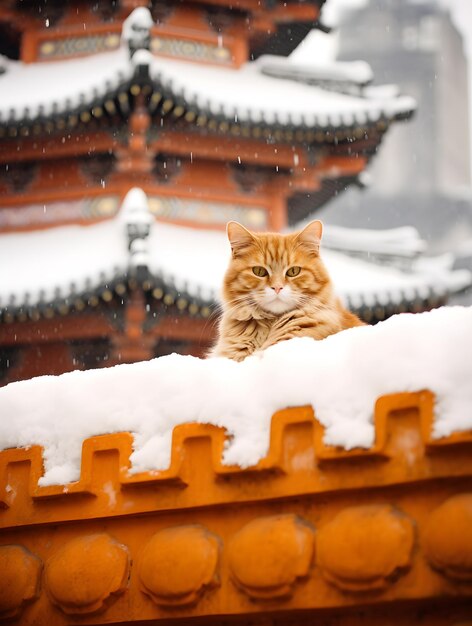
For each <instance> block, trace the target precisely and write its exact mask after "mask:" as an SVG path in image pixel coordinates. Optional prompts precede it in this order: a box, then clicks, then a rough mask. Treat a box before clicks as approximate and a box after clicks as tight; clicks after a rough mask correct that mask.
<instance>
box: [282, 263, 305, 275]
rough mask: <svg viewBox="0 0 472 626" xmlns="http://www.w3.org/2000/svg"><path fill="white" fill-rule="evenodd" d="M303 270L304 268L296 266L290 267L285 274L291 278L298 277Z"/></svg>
mask: <svg viewBox="0 0 472 626" xmlns="http://www.w3.org/2000/svg"><path fill="white" fill-rule="evenodd" d="M301 269H302V268H301V267H298V265H294V266H293V267H289V268H288V270H287V271H286V272H285V273H286V275H287V276H290V277H293V276H298V274H300V271H301Z"/></svg>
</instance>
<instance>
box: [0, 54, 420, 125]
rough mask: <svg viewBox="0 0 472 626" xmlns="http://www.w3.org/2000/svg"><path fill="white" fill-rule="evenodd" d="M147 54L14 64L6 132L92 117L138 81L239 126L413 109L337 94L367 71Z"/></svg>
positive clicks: (388, 97) (387, 97)
mask: <svg viewBox="0 0 472 626" xmlns="http://www.w3.org/2000/svg"><path fill="white" fill-rule="evenodd" d="M141 52H144V50H138V51H137V52H136V53H135V55H134V57H133V58H132V59H130V55H129V51H128V49H126V48H125V47H124V46H122V47H121V48H120V49H118V50H115V51H112V52H104V53H101V54H96V55H93V56H88V57H84V58H80V59H73V60H65V61H49V62H43V63H29V64H24V63H22V62H19V61H8V62H7V64H6V71H5V73H3V74H1V75H0V92H1V93H2V98H1V100H0V125H19V124H20V122H22V123H34V122H36V121H40V122H41V121H43V120H44V119H48V118H51V117H53V118H55V117H60V116H61V115H64V116H65V115H66V114H70V113H73V112H75V113H78V112H82V111H90V110H91V109H92V108H93V107H96V106H98V105H99V104H100V103H103V102H104V101H105V100H106V99H107V98H109V97H113V96H115V95H116V94H117V93H118V92H119V91H120V90H126V91H127V90H128V89H129V87H130V81H131V80H132V79H133V78H134V79H135V80H137V81H138V82H139V83H140V84H142V83H143V82H145V83H147V84H151V86H152V87H153V89H154V91H155V92H156V93H161V95H162V93H164V95H165V96H166V97H167V98H168V99H169V98H170V99H171V100H172V102H174V101H175V102H178V103H180V104H182V105H185V106H187V107H190V108H191V109H192V110H193V109H194V110H195V111H196V112H199V113H202V114H204V115H207V116H215V117H217V118H223V119H227V120H229V121H230V122H233V123H234V122H235V121H236V122H237V123H248V124H261V123H264V124H267V125H269V126H280V127H295V128H297V127H301V128H308V129H314V130H316V129H318V128H319V129H325V128H350V127H355V126H359V125H361V126H369V125H371V124H374V123H376V122H377V121H379V120H387V121H388V120H392V119H396V118H403V117H405V116H408V115H410V114H411V113H412V111H413V110H414V109H415V102H414V100H413V99H412V98H410V97H406V96H397V95H394V94H392V93H389V92H387V93H385V92H376V91H372V92H371V93H369V94H368V95H365V94H363V93H362V92H359V93H357V94H349V93H338V92H337V91H336V85H337V84H338V83H339V82H341V83H342V84H343V85H344V84H345V83H346V81H348V82H352V84H353V85H357V84H358V83H359V81H360V79H365V78H366V77H367V75H368V71H367V69H368V68H366V66H365V65H364V64H363V65H362V67H361V66H360V65H359V64H355V65H353V66H352V67H350V66H349V64H347V63H342V64H331V65H330V66H329V67H326V68H323V67H319V68H312V67H310V66H307V67H302V66H300V65H293V63H291V62H290V59H278V60H277V61H274V60H273V59H272V58H271V57H261V58H260V59H258V60H257V61H254V62H249V63H246V64H244V65H243V66H242V67H240V68H239V69H232V68H227V67H224V68H222V67H218V66H211V65H203V64H196V63H191V62H186V61H181V60H174V59H169V58H163V57H158V56H153V55H151V54H150V53H149V52H148V53H147V54H146V55H142V54H140V53H141ZM146 52H147V51H146ZM274 65H275V67H276V70H277V71H276V72H275V74H274V71H273V70H274ZM271 68H272V71H271ZM143 72H144V74H143ZM268 74H270V75H268ZM300 75H302V76H305V77H306V76H309V77H311V78H309V79H308V78H307V79H306V80H305V81H300V82H293V81H292V80H291V82H290V86H289V88H287V81H286V78H289V79H291V78H295V79H297V76H298V77H300ZM330 75H331V76H332V81H331V82H332V86H330V84H331V83H330V79H329V77H330ZM316 76H318V78H316ZM341 78H342V80H341ZM307 82H308V83H313V84H306V83H307ZM361 82H362V81H361ZM342 90H343V91H345V88H344V87H343V88H342Z"/></svg>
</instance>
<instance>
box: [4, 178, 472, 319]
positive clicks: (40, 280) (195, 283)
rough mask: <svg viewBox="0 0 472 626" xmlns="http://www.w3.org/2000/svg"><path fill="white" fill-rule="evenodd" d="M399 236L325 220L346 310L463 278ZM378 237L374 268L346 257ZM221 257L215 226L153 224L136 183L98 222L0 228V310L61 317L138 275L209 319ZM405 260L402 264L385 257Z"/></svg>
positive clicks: (427, 303)
mask: <svg viewBox="0 0 472 626" xmlns="http://www.w3.org/2000/svg"><path fill="white" fill-rule="evenodd" d="M407 235H408V236H405V233H404V232H400V233H399V232H396V233H395V232H393V233H391V232H390V233H389V232H388V231H387V232H383V233H380V234H379V235H377V236H375V235H374V234H372V233H370V234H366V233H365V231H362V232H360V233H359V232H358V233H356V232H355V231H354V232H353V233H351V234H350V233H349V232H348V231H346V230H343V229H339V228H336V227H331V228H330V227H329V226H327V227H326V241H327V243H328V244H329V243H330V241H331V245H332V247H333V248H337V250H338V251H335V250H333V249H332V250H330V249H323V253H322V257H323V259H324V261H325V263H326V265H327V267H328V270H329V272H330V274H331V276H332V278H333V281H334V284H335V286H336V289H337V291H338V293H339V295H340V296H341V297H342V298H343V299H344V300H345V301H346V303H347V304H348V305H349V306H350V307H351V308H352V309H353V310H354V311H357V312H358V313H360V314H362V313H363V312H364V313H365V312H366V311H368V310H370V311H372V310H374V309H375V308H380V309H381V310H382V312H383V316H384V317H385V316H388V315H389V314H392V313H395V312H398V311H402V310H416V309H426V308H431V307H432V306H436V305H438V304H441V303H443V302H444V301H445V300H446V299H447V297H448V296H449V295H450V294H451V293H454V292H457V291H460V290H462V289H464V288H466V287H467V286H469V285H470V284H471V283H472V276H471V274H470V272H468V271H467V270H452V269H450V268H451V265H452V263H451V261H452V260H453V259H444V258H439V259H436V260H434V259H433V260H429V261H428V260H426V259H416V260H415V258H414V257H415V256H418V255H419V253H420V252H421V242H420V240H418V238H417V237H415V236H414V235H412V232H411V231H409V233H407ZM349 240H351V244H352V245H351V246H350V244H349ZM382 242H383V243H386V244H388V245H386V251H385V253H384V254H383V255H381V258H379V257H378V260H379V261H380V262H381V263H382V265H379V262H378V263H373V262H369V261H367V260H364V259H359V258H352V256H350V255H349V254H348V253H349V252H350V251H349V247H351V252H352V254H354V255H357V256H359V250H361V251H362V250H364V253H365V256H367V255H368V254H369V253H370V252H372V251H374V253H375V249H377V251H378V250H379V249H381V248H382V246H383V244H382ZM379 244H382V245H379ZM341 249H343V252H340V251H339V250H341ZM228 255H229V247H228V242H227V239H226V236H225V234H224V233H223V232H221V231H208V230H201V229H192V228H184V227H181V226H176V225H173V224H169V223H162V222H157V221H155V218H154V217H153V216H152V214H151V213H150V211H149V207H148V203H147V197H146V195H145V193H144V192H143V191H142V190H141V189H138V188H135V189H133V190H131V191H130V192H129V193H128V195H127V196H126V198H125V201H124V202H123V205H122V208H121V210H120V212H119V213H118V215H117V216H116V217H114V218H112V219H110V220H107V221H105V222H101V223H98V224H95V225H91V226H60V227H56V228H50V229H47V230H41V231H35V232H23V233H14V234H4V235H1V245H0V266H1V267H10V268H14V271H10V272H3V273H2V274H1V276H0V312H1V313H2V315H3V320H4V321H13V319H15V318H18V317H19V319H21V317H23V318H24V319H26V318H27V317H28V316H30V317H32V319H38V318H39V317H41V316H42V315H44V316H46V317H48V316H53V315H54V314H55V313H56V312H62V313H63V314H65V313H68V312H69V311H70V310H74V308H76V309H78V310H81V309H82V308H84V306H87V305H91V306H96V305H97V304H98V302H99V299H100V297H103V300H104V301H109V300H110V299H111V298H112V297H113V295H114V292H116V293H117V294H123V292H124V291H125V290H126V284H127V282H128V281H130V280H133V281H135V282H136V280H137V281H138V282H139V283H141V285H142V287H143V289H145V290H146V291H148V292H149V293H150V294H152V295H153V297H155V298H157V299H163V300H164V303H166V304H169V305H170V304H176V305H177V307H178V308H179V309H180V310H181V311H183V310H184V309H186V308H187V307H190V305H192V309H189V310H190V312H192V310H193V313H194V314H202V315H203V316H208V315H209V314H210V307H211V306H212V305H214V304H215V303H216V302H217V301H218V293H219V289H220V286H221V284H222V279H223V274H224V271H225V268H226V265H227V260H228ZM405 258H409V259H410V263H409V268H408V269H401V268H400V267H396V266H395V265H396V263H395V261H394V260H393V261H392V259H405ZM397 265H398V264H397ZM179 303H180V304H179ZM376 316H377V318H382V315H380V314H376Z"/></svg>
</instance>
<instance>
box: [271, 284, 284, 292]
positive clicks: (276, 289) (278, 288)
mask: <svg viewBox="0 0 472 626" xmlns="http://www.w3.org/2000/svg"><path fill="white" fill-rule="evenodd" d="M272 289H273V290H274V291H275V293H276V294H279V293H280V292H281V291H282V289H283V287H279V286H277V287H272Z"/></svg>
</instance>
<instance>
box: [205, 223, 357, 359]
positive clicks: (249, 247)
mask: <svg viewBox="0 0 472 626" xmlns="http://www.w3.org/2000/svg"><path fill="white" fill-rule="evenodd" d="M227 233H228V239H229V241H230V244H231V251H232V259H231V262H230V264H229V267H228V270H227V272H226V275H225V278H224V285H223V300H224V302H223V315H222V318H221V320H220V324H219V338H218V342H217V344H216V345H215V347H214V348H213V350H212V352H211V356H224V357H228V358H230V359H234V360H235V361H242V360H243V359H244V358H246V357H247V356H249V355H250V354H252V353H253V352H255V351H256V350H264V349H265V348H267V347H268V346H271V345H273V344H275V343H278V342H279V341H284V340H286V339H292V338H293V337H313V339H324V338H325V337H327V336H328V335H333V334H334V333H337V332H339V331H341V330H344V329H346V328H352V327H353V326H361V325H363V322H361V321H360V320H359V318H357V317H356V316H355V315H354V314H353V313H350V312H349V311H347V310H346V309H345V308H344V307H343V306H342V304H341V303H340V301H339V300H338V298H337V297H336V295H335V294H334V291H333V285H332V283H331V280H330V277H329V275H328V272H327V270H326V268H325V266H324V264H323V262H322V260H321V259H320V256H319V248H320V241H321V233H322V224H321V222H319V221H315V222H311V223H310V224H308V226H306V227H305V228H304V229H303V230H302V231H300V232H297V233H291V234H289V235H280V234H277V233H252V232H250V231H248V230H247V229H246V228H244V226H241V224H238V223H237V222H229V224H228V226H227Z"/></svg>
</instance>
